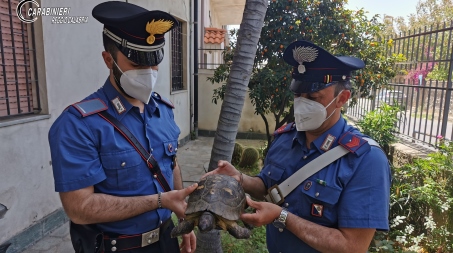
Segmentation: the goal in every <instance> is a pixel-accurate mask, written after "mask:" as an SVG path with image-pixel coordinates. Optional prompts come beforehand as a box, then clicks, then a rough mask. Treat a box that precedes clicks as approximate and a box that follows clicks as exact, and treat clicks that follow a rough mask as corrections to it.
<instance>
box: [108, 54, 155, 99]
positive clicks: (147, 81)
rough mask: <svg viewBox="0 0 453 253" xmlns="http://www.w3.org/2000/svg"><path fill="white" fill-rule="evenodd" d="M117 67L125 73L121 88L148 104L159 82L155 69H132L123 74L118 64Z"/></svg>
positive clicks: (121, 80)
mask: <svg viewBox="0 0 453 253" xmlns="http://www.w3.org/2000/svg"><path fill="white" fill-rule="evenodd" d="M113 62H114V63H115V65H116V67H117V68H118V69H119V71H121V73H123V74H122V75H121V78H120V83H121V87H122V88H123V90H124V91H125V92H126V93H127V95H129V96H131V97H133V98H135V99H138V100H140V101H142V102H143V103H145V104H148V102H149V99H150V97H151V93H152V92H153V89H154V86H155V85H156V81H157V73H158V72H157V70H155V69H151V68H149V69H132V70H127V71H125V72H123V71H122V70H121V69H120V67H119V66H118V64H116V62H115V61H113Z"/></svg>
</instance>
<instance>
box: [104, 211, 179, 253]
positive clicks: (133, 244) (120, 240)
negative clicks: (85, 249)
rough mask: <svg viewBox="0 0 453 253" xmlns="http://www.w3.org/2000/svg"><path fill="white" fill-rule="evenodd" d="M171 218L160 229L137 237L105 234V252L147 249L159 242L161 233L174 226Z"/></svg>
mask: <svg viewBox="0 0 453 253" xmlns="http://www.w3.org/2000/svg"><path fill="white" fill-rule="evenodd" d="M172 223H173V222H172V220H171V218H168V219H167V220H166V221H164V222H163V223H162V225H160V226H159V227H158V228H156V229H154V230H151V231H148V232H145V233H143V234H136V235H117V234H112V233H108V232H105V233H104V248H105V252H117V251H122V250H130V249H135V248H141V247H146V246H148V245H150V244H153V243H155V242H158V241H159V235H160V233H163V232H164V231H165V230H166V229H167V228H168V227H169V226H170V224H172Z"/></svg>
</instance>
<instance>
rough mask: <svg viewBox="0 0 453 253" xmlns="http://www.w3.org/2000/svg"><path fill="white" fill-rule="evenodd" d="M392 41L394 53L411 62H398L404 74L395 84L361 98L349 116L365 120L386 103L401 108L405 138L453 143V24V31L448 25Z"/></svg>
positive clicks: (401, 129) (401, 130) (399, 128)
mask: <svg viewBox="0 0 453 253" xmlns="http://www.w3.org/2000/svg"><path fill="white" fill-rule="evenodd" d="M390 39H392V40H393V47H392V48H391V49H390V50H389V51H388V54H402V55H404V56H405V58H406V59H407V60H406V61H405V62H399V63H397V64H396V70H397V71H398V75H397V76H396V77H395V78H394V79H393V80H392V81H391V83H389V84H388V85H386V86H385V87H384V88H382V89H380V90H374V91H373V94H372V95H371V96H370V97H368V98H359V99H358V103H357V104H356V105H355V106H353V107H350V108H348V112H347V114H348V115H349V116H351V117H353V118H356V119H361V118H362V117H363V116H364V115H365V114H366V113H367V112H368V111H371V110H374V109H377V108H379V105H380V104H381V103H383V102H385V103H387V104H390V105H396V104H398V105H399V106H400V108H401V112H399V113H398V115H397V116H398V124H397V131H398V133H399V135H400V137H403V138H408V139H410V140H412V141H413V142H421V143H423V144H429V145H432V146H436V145H437V144H438V141H439V138H440V137H442V138H445V139H449V140H453V101H452V100H451V97H452V91H453V87H452V79H453V21H452V22H451V24H450V26H448V27H447V25H446V23H444V24H443V26H442V27H440V25H437V27H436V28H433V27H430V28H427V27H425V28H424V30H423V31H422V30H421V29H419V30H418V32H417V31H415V30H414V31H412V32H408V33H403V34H400V35H399V36H394V37H393V38H391V37H390V38H387V40H390ZM359 95H360V94H359Z"/></svg>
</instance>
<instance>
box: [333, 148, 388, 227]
mask: <svg viewBox="0 0 453 253" xmlns="http://www.w3.org/2000/svg"><path fill="white" fill-rule="evenodd" d="M390 184H391V171H390V166H389V163H388V160H387V157H386V156H385V154H384V152H382V150H381V149H380V148H378V147H374V146H372V147H371V150H370V151H369V152H368V153H366V154H364V155H363V157H362V159H361V162H360V164H359V165H358V166H357V168H356V170H355V172H354V174H353V175H352V177H351V179H350V180H349V182H347V184H346V185H345V187H344V189H343V192H342V195H341V197H340V200H339V206H338V227H340V228H342V227H343V228H375V229H377V230H384V231H386V230H388V229H389V221H388V215H389V201H390Z"/></svg>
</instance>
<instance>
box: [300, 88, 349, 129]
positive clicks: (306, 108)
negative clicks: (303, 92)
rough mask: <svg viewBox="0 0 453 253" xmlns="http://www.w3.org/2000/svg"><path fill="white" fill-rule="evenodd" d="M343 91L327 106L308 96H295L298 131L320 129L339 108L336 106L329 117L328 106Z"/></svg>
mask: <svg viewBox="0 0 453 253" xmlns="http://www.w3.org/2000/svg"><path fill="white" fill-rule="evenodd" d="M341 92H342V91H341ZM341 92H340V93H339V94H338V95H337V96H336V97H335V98H334V99H333V100H332V101H331V102H330V103H329V104H328V105H327V106H326V107H324V106H323V105H322V104H320V103H318V102H316V101H313V100H310V99H308V98H304V97H297V98H294V118H295V120H296V129H297V131H311V130H315V129H318V128H319V127H320V126H321V125H322V123H324V121H326V120H327V119H329V118H330V116H332V115H333V113H334V112H335V111H336V110H337V108H335V110H333V112H332V113H331V114H330V115H329V117H327V110H326V109H327V107H329V106H330V105H331V104H332V103H333V101H335V100H336V99H337V97H338V96H339V95H340V94H341Z"/></svg>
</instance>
